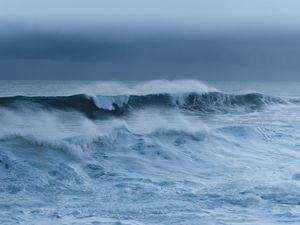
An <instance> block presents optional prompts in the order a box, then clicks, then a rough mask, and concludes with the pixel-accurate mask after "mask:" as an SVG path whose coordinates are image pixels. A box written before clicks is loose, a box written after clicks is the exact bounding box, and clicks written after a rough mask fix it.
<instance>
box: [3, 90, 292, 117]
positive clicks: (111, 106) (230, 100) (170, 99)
mask: <svg viewBox="0 0 300 225" xmlns="http://www.w3.org/2000/svg"><path fill="white" fill-rule="evenodd" d="M288 103H297V101H295V99H293V100H292V99H283V98H278V97H273V96H269V95H264V94H260V93H249V94H241V95H233V94H226V93H222V92H209V93H201V94H199V93H194V92H191V93H183V94H163V93H162V94H148V95H127V96H126V95H119V96H90V95H85V94H78V95H72V96H34V97H29V96H13V97H0V107H5V108H10V109H20V108H25V109H42V110H46V111H48V110H63V111H78V112H81V113H83V114H84V115H86V116H87V117H89V118H94V119H95V118H101V117H105V116H122V115H126V114H128V113H130V112H131V111H133V110H138V109H143V108H147V107H156V108H171V109H172V108H176V109H182V110H187V111H192V112H198V113H227V112H239V111H241V110H242V112H251V111H255V110H261V109H263V108H264V107H265V106H267V105H270V104H288Z"/></svg>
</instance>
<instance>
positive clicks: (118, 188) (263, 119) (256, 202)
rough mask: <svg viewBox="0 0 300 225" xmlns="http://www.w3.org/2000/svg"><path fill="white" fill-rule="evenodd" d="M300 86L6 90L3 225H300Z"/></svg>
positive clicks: (1, 125)
mask: <svg viewBox="0 0 300 225" xmlns="http://www.w3.org/2000/svg"><path fill="white" fill-rule="evenodd" d="M299 112H300V83H267V82H260V83H255V82H214V83H212V82H207V83H202V82H200V81H197V80H177V81H163V80H156V81H148V82H128V83H124V82H116V81H111V82H108V81H106V82H100V81H0V224H230V225H231V224H264V225H266V224H300V114H299Z"/></svg>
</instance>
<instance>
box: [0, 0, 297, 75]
mask: <svg viewBox="0 0 300 225" xmlns="http://www.w3.org/2000/svg"><path fill="white" fill-rule="evenodd" d="M299 24H300V1H299V0H186V1H183V0H181V1H178V0H151V1H150V0H147V1H146V0H107V1H102V0H51V1H50V0H49V1H48V0H44V1H41V0H26V1H22V0H0V70H1V71H0V78H2V79H8V78H11V79H59V78H62V79H152V78H156V79H157V78H169V79H173V78H186V77H193V78H199V79H205V80H237V79H241V80H245V79H249V78H251V79H266V80H272V79H274V80H276V79H279V80H280V79H285V78H286V79H290V80H294V79H299V78H298V70H299V68H300V66H299V63H298V61H297V59H298V58H299V57H300V52H299V49H300V48H299V46H300V41H297V40H299V38H298V37H299V35H298V32H299V31H300V26H299ZM107 29H110V32H111V36H109V35H107ZM87 31H88V32H87ZM132 31H134V32H132ZM171 31H172V32H173V33H172V34H171ZM186 31H191V32H192V33H193V34H195V35H194V36H193V37H190V36H189V35H191V34H192V33H189V32H187V33H185V32H186ZM168 32H169V33H170V35H169V36H167V37H164V38H161V39H159V37H160V34H162V33H168ZM142 33H143V34H145V33H146V34H145V36H143V38H142V40H136V39H134V37H135V36H139V35H140V34H142ZM182 33H185V34H186V35H185V36H184V37H183V38H182ZM196 33H197V35H196ZM225 33H226V34H232V35H229V36H230V38H231V39H230V38H228V36H227V37H226V38H225V36H224V34H225ZM257 33H258V34H259V35H258V36H259V38H258V39H257V37H256V38H254V37H255V36H257ZM207 34H211V35H210V36H209V35H208V37H207V36H206V38H204V36H205V35H207ZM214 35H215V36H214ZM125 36H130V37H131V39H130V40H131V41H129V42H128V40H127V41H124V37H125ZM104 37H105V38H104ZM153 37H155V38H156V39H155V40H153ZM180 37H181V38H180ZM122 39H123V41H122ZM275 72H276V74H275ZM142 74H144V75H142ZM270 74H272V75H270ZM274 74H275V75H274Z"/></svg>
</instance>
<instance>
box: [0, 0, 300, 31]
mask: <svg viewBox="0 0 300 225" xmlns="http://www.w3.org/2000/svg"><path fill="white" fill-rule="evenodd" d="M0 6H1V7H0V18H1V19H2V20H7V21H15V22H22V23H28V24H31V25H34V26H46V25H53V26H57V25H67V24H73V25H76V24H78V23H79V24H80V25H87V24H117V25H119V24H124V25H128V26H134V25H138V26H139V25H143V26H144V25H145V24H150V25H164V26H171V25H174V26H178V25H179V26H181V25H182V26H185V25H187V26H206V27H210V26H214V25H221V26H241V27H243V26H281V27H286V26H288V27H296V26H297V27H298V26H299V22H300V1H299V0H186V1H183V0H151V1H150V0H106V1H103V0H75V1H74V0H44V1H41V0H26V1H22V0H1V1H0Z"/></svg>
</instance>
